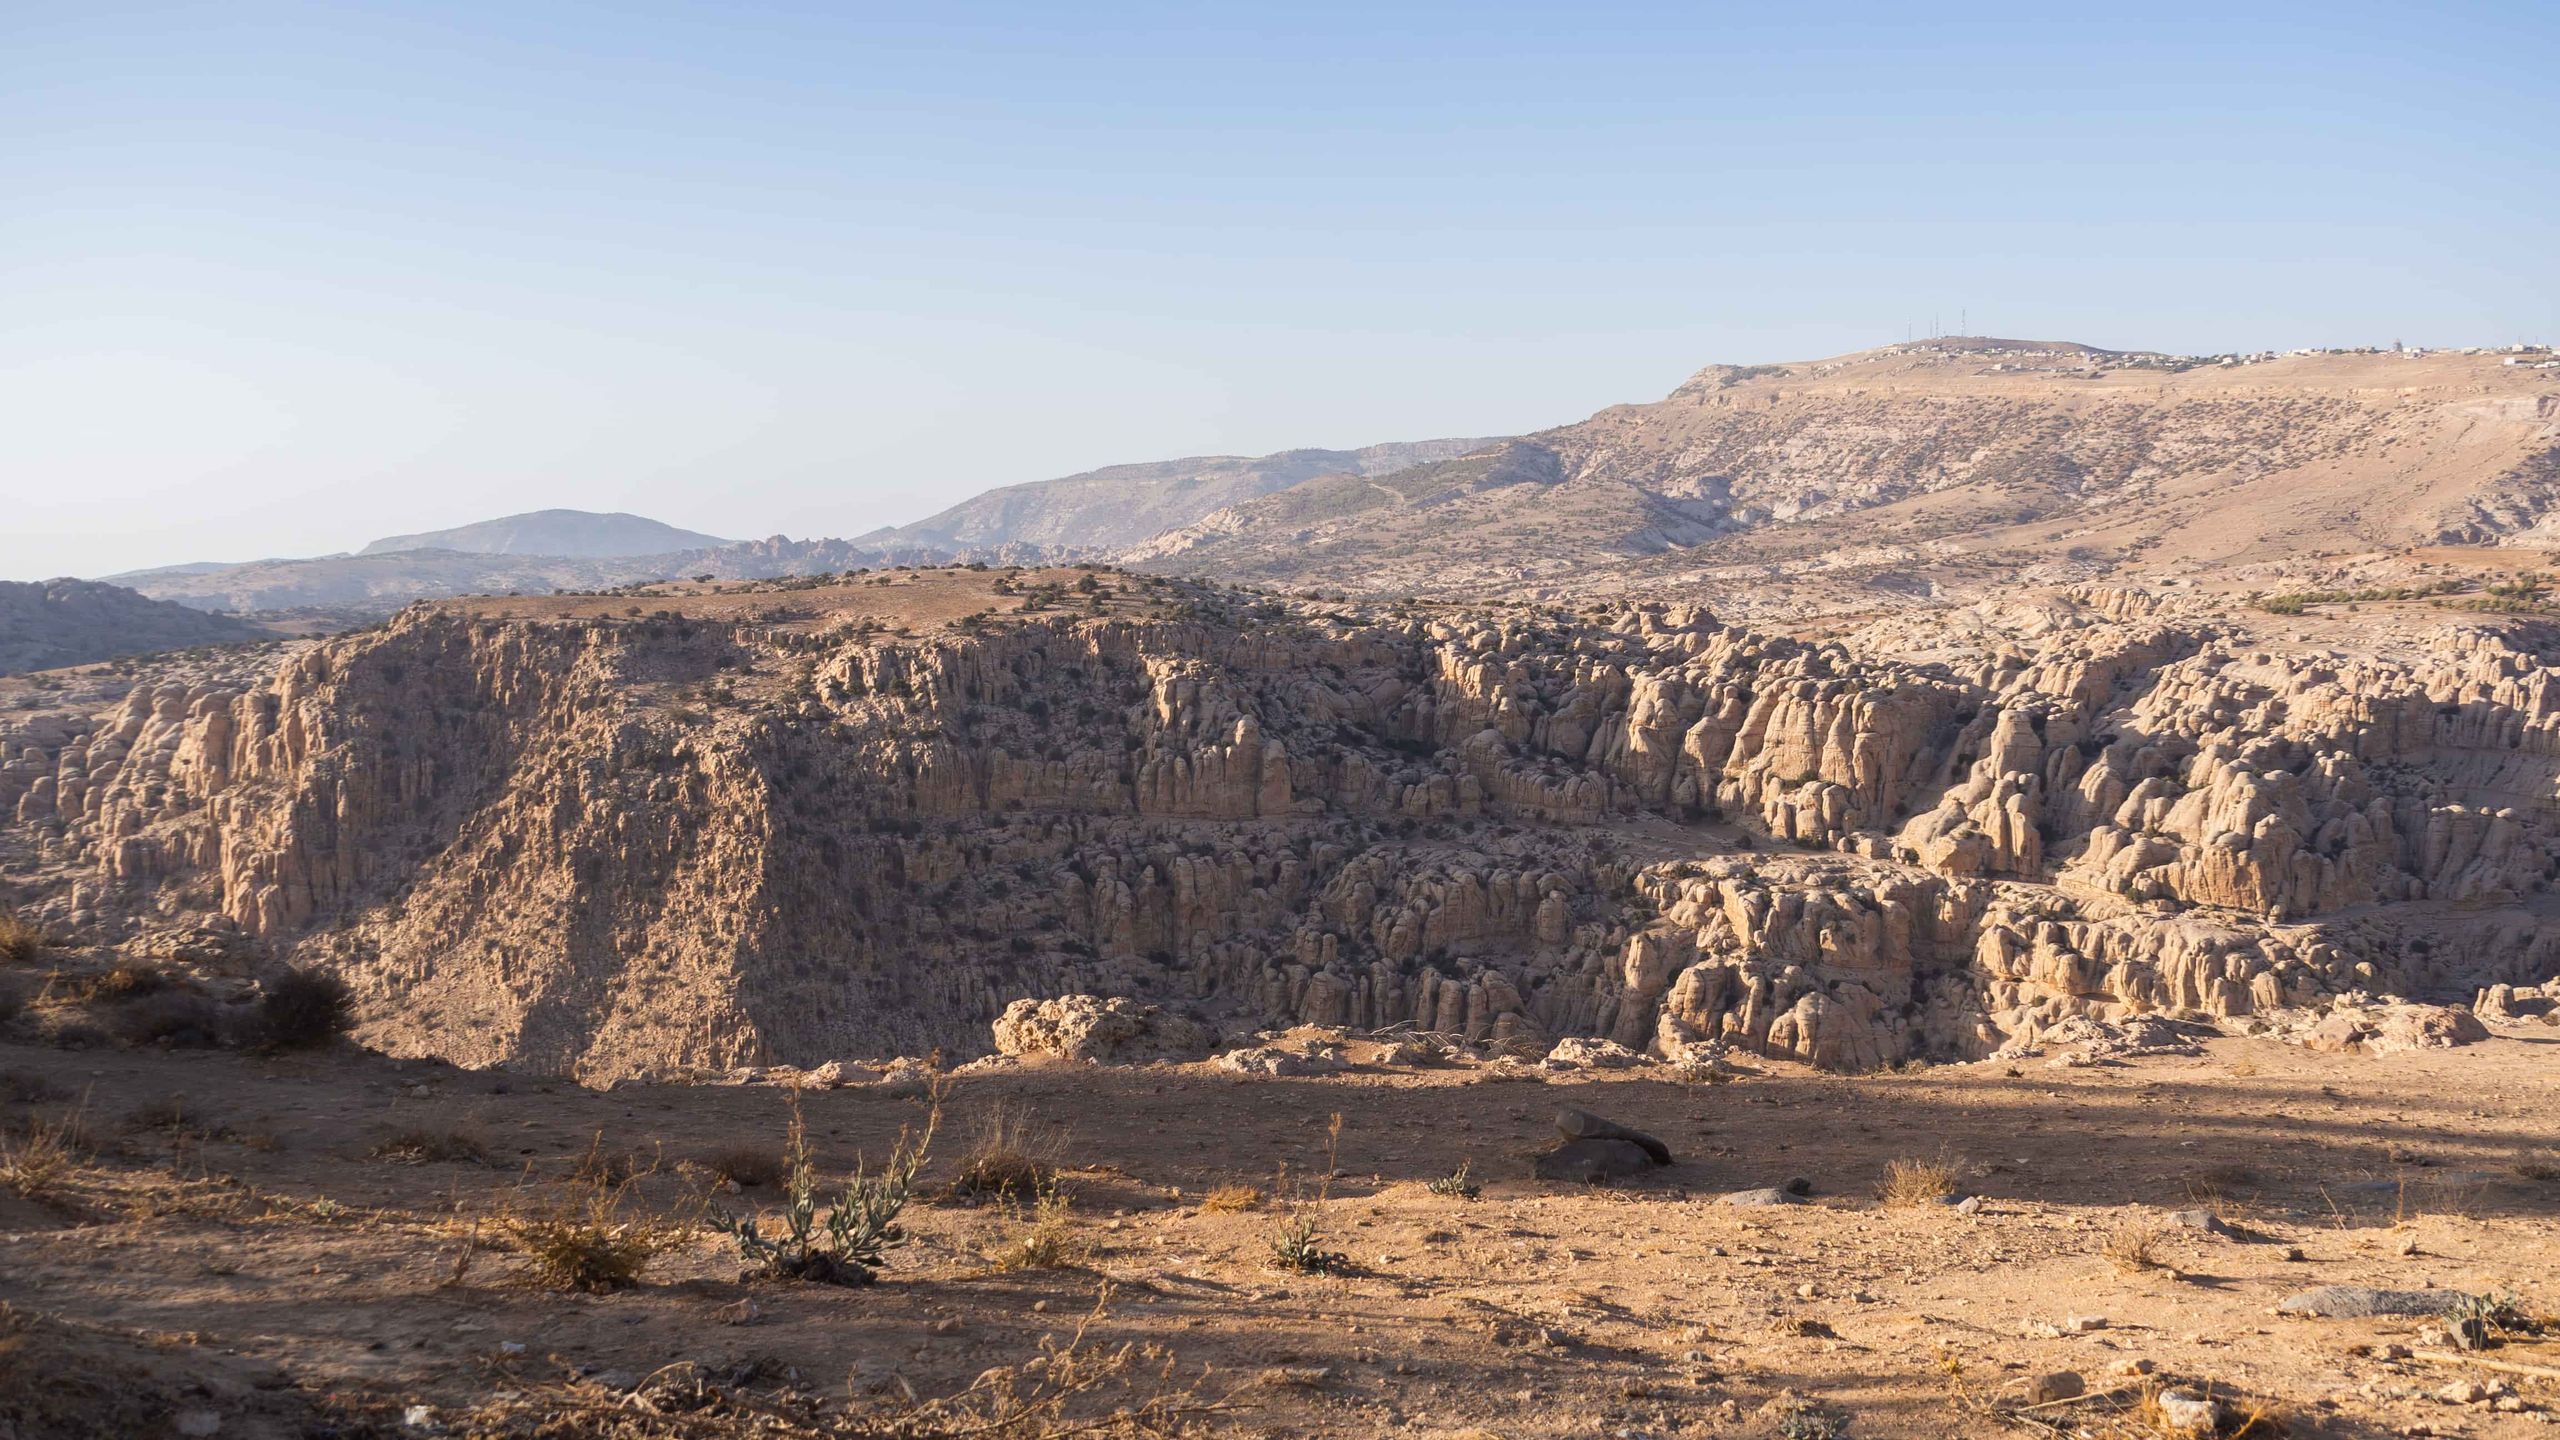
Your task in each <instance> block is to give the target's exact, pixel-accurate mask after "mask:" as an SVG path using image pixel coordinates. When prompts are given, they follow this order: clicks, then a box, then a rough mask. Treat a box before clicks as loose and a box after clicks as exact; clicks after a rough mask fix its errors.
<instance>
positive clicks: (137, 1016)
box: [114, 991, 223, 1050]
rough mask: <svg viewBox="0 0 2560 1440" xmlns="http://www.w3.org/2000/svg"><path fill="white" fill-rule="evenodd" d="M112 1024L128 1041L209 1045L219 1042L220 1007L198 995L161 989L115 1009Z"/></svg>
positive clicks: (184, 1047) (195, 1046)
mask: <svg viewBox="0 0 2560 1440" xmlns="http://www.w3.org/2000/svg"><path fill="white" fill-rule="evenodd" d="M114 1026H115V1031H116V1034H117V1035H118V1037H120V1038H121V1039H122V1040H123V1041H124V1042H125V1043H126V1044H128V1045H168V1046H170V1047H172V1048H174V1049H182V1050H204V1049H211V1048H213V1047H214V1046H217V1045H220V1044H221V1043H222V1028H223V1027H222V1007H221V1006H219V1005H216V1004H214V1003H213V1002H212V1001H211V1000H209V999H207V998H205V997H204V996H202V995H190V994H187V993H184V992H182V991H164V992H162V993H159V994H155V995H150V996H147V997H145V998H143V999H140V1000H136V1001H134V1002H133V1003H132V1004H130V1005H127V1006H124V1007H122V1008H121V1009H119V1010H118V1011H117V1013H116V1016H115V1020H114Z"/></svg>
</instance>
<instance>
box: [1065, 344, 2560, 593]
mask: <svg viewBox="0 0 2560 1440" xmlns="http://www.w3.org/2000/svg"><path fill="white" fill-rule="evenodd" d="M2555 538H2560V379H2555V378H2554V376H2553V375H2552V373H2551V372H2549V371H2536V370H2534V369H2532V368H2530V367H2526V366H2514V365H2505V364H2502V362H2501V359H2500V357H2497V356H2492V355H2485V354H2457V353H2429V354H2411V355H2395V354H2382V353H2369V352H2353V353H2351V352H2334V353H2330V352H2317V353H2313V352H2305V353H2297V354H2290V355H2283V356H2273V355H2256V356H2249V357H2239V356H2230V357H2222V356H2214V357H2198V356H2172V355H2159V354H2152V353H2148V352H2114V351H2105V350H2098V349H2094V348H2092V347H2089V346H2083V345H2073V344H2068V343H2062V342H2050V341H2019V340H2002V339H1995V338H1990V337H1949V338H1946V339H1942V340H1938V341H1934V342H1928V343H1922V344H1909V345H1895V346H1888V347H1885V348H1883V349H1880V350H1871V351H1865V352H1861V353H1858V354H1854V355H1843V356H1836V357H1833V358H1830V359H1826V360H1812V361H1796V362H1790V363H1786V364H1778V365H1743V366H1737V365H1711V366H1708V367H1706V368H1704V369H1702V370H1700V371H1698V372H1697V373H1696V374H1695V375H1693V376H1691V377H1690V378H1689V380H1688V381H1686V382H1685V383H1683V384H1682V385H1681V386H1680V387H1679V388H1678V389H1676V390H1674V391H1673V392H1672V393H1671V394H1670V395H1669V396H1667V397H1665V398H1664V399H1661V400H1658V401H1654V402H1652V403H1649V404H1636V405H1618V406H1612V407H1610V408H1609V409H1606V410H1603V411H1601V412H1599V413H1598V414H1596V415H1593V416H1592V417H1590V418H1589V419H1587V420H1582V421H1578V422H1576V423H1574V424H1571V425H1563V426H1558V427H1556V428H1554V429H1552V430H1545V431H1540V432H1538V433H1536V434H1533V435H1526V436H1522V437H1520V438H1519V439H1516V440H1511V441H1506V442H1504V443H1503V444H1502V445H1500V446H1498V447H1495V448H1491V449H1487V450H1484V451H1481V452H1478V453H1475V454H1471V455H1468V456H1465V457H1463V458H1460V459H1456V460H1448V461H1442V462H1439V463H1436V464H1429V465H1421V466H1417V467H1414V468H1412V469H1409V470H1405V471H1402V472H1399V473H1397V474H1394V475H1392V476H1384V477H1365V478H1364V477H1357V476H1347V475H1329V476H1323V477H1319V478H1315V479H1311V480H1307V481H1304V482H1301V483H1300V484H1298V485H1295V486H1292V487H1290V488H1288V489H1285V490H1279V491H1275V492H1273V493H1270V494H1267V495H1263V496H1260V497H1258V498H1255V499H1252V500H1248V501H1244V502H1241V503H1237V504H1233V505H1229V506H1226V507H1223V508H1221V509H1219V510H1216V511H1213V512H1211V513H1209V514H1207V515H1204V516H1202V517H1201V518H1200V519H1199V520H1197V521H1195V522H1193V523H1191V524H1188V525H1186V526H1183V527H1181V528H1179V529H1174V530H1169V531H1167V532H1165V533H1163V534H1160V535H1158V536H1155V537H1153V538H1152V539H1150V540H1148V541H1146V542H1144V543H1143V544H1139V545H1135V546H1131V547H1128V548H1126V549H1124V550H1122V551H1121V552H1119V554H1118V555H1116V556H1115V557H1113V558H1115V559H1118V560H1120V561H1122V562H1124V563H1130V564H1136V565H1141V566H1143V567H1144V568H1147V569H1151V570H1162V571H1170V572H1179V573H1187V574H1195V575H1205V576H1210V577H1214V578H1218V579H1222V580H1229V581H1247V582H1252V583H1257V584H1265V585H1279V586H1284V587H1302V586H1314V587H1318V588H1323V589H1329V590H1330V589H1341V590H1348V591H1356V592H1367V593H1372V594H1375V593H1390V594H1438V595H1464V594H1486V595H1508V596H1519V597H1529V598H1544V597H1549V596H1553V595H1559V594H1564V593H1568V592H1569V591H1570V590H1571V589H1572V588H1573V587H1590V586H1593V585H1601V586H1606V587H1609V588H1611V589H1614V590H1618V591H1623V592H1628V593H1646V594H1655V595H1676V596H1681V597H1684V598H1699V599H1705V600H1707V601H1708V602H1709V603H1712V604H1715V605H1717V606H1719V607H1721V608H1722V609H1723V610H1724V611H1726V612H1727V613H1737V614H1749V613H1752V610H1751V607H1752V606H1753V605H1755V604H1757V603H1761V602H1763V601H1767V602H1768V603H1773V604H1774V603H1780V601H1779V600H1778V599H1777V598H1773V597H1780V596H1781V595H1783V597H1784V601H1783V603H1785V604H1796V603H1798V602H1799V601H1800V599H1801V595H1800V594H1799V593H1798V591H1796V590H1783V591H1782V589H1781V588H1780V587H1776V586H1774V585H1773V583H1772V582H1773V581H1776V580H1778V579H1780V578H1783V577H1786V576H1791V575H1795V574H1798V573H1801V572H1805V571H1808V570H1819V571H1820V573H1822V574H1823V575H1825V576H1827V577H1830V578H1831V579H1833V580H1835V581H1837V582H1838V586H1839V588H1840V589H1841V590H1842V593H1843V594H1844V595H1848V596H1849V597H1850V598H1851V599H1855V598H1857V597H1856V594H1855V593H1853V592H1855V591H1856V590H1857V589H1858V587H1872V592H1873V594H1878V595H1891V594H1901V593H1906V592H1919V593H1925V592H1932V591H1934V592H1937V593H1948V592H1949V590H1950V587H1954V588H1964V587H1974V588H1986V587H1987V588H1989V589H1996V588H1997V587H1999V586H2001V585H2004V584H2009V583H2014V582H2015V581H2016V579H2017V578H2018V577H2019V576H2021V575H2033V576H2037V577H2040V578H2042V579H2046V580H2065V579H2069V580H2092V579H2101V578H2106V577H2110V576H2115V575H2120V574H2130V573H2135V572H2142V573H2155V572H2156V573H2171V574H2186V575H2199V576H2210V575H2214V574H2218V573H2221V571H2222V570H2224V569H2225V568H2226V567H2228V566H2231V565H2233V564H2253V563H2259V562H2268V563H2274V562H2278V561H2282V560H2284V559H2286V558H2287V557H2292V556H2298V555H2303V554H2309V553H2317V552H2320V551H2323V550H2338V549H2349V548H2351V549H2360V550H2366V549H2369V550H2388V549H2396V548H2402V547H2408V546H2424V545H2448V544H2460V545H2497V544H2501V543H2504V544H2508V545H2535V546H2548V545H2549V544H2550V543H2552V540H2553V539H2555ZM1559 587H1562V588H1559ZM1800 588H1801V587H1799V589H1800ZM1861 603H1863V602H1861Z"/></svg>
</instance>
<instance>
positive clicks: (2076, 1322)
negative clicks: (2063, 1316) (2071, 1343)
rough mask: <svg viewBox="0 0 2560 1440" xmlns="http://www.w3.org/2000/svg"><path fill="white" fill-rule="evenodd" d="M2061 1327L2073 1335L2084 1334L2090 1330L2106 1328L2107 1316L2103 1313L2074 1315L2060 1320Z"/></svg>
mask: <svg viewBox="0 0 2560 1440" xmlns="http://www.w3.org/2000/svg"><path fill="white" fill-rule="evenodd" d="M2062 1328H2063V1329H2065V1330H2067V1331H2069V1332H2070V1333H2072V1334H2074V1335H2086V1334H2088V1333H2089V1332H2090V1331H2092V1330H2104V1329H2106V1328H2107V1317H2106V1316H2104V1315H2074V1316H2072V1317H2071V1318H2070V1319H2068V1320H2065V1321H2063V1322H2062Z"/></svg>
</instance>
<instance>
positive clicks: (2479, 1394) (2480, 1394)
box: [2436, 1380, 2490, 1405]
mask: <svg viewBox="0 0 2560 1440" xmlns="http://www.w3.org/2000/svg"><path fill="white" fill-rule="evenodd" d="M2436 1398H2437V1399H2439V1400H2441V1401H2443V1402H2444V1403H2446V1404H2447V1405H2479V1404H2483V1403H2485V1402H2487V1400H2488V1399H2489V1398H2490V1391H2489V1387H2488V1386H2486V1385H2483V1384H2481V1383H2480V1382H2479V1381H2477V1380H2456V1381H2454V1382H2453V1383H2452V1384H2450V1385H2447V1386H2446V1387H2444V1388H2443V1389H2441V1390H2439V1391H2437V1392H2436Z"/></svg>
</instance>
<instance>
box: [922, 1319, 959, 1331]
mask: <svg viewBox="0 0 2560 1440" xmlns="http://www.w3.org/2000/svg"><path fill="white" fill-rule="evenodd" d="M925 1328H927V1329H929V1330H931V1331H932V1332H933V1333H934V1334H936V1335H957V1334H959V1333H960V1328H961V1327H960V1322H959V1321H957V1320H955V1319H953V1318H951V1317H950V1316H948V1315H946V1316H944V1317H943V1318H941V1319H939V1320H936V1321H934V1322H933V1323H932V1324H931V1325H929V1326H927V1327H925Z"/></svg>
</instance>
